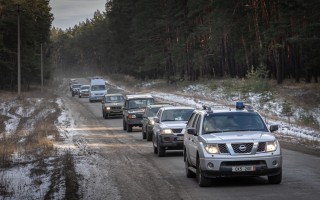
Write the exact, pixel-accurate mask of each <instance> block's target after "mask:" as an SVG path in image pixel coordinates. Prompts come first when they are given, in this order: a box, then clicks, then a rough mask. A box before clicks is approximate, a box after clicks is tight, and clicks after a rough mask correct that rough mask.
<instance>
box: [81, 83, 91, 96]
mask: <svg viewBox="0 0 320 200" xmlns="http://www.w3.org/2000/svg"><path fill="white" fill-rule="evenodd" d="M89 89H90V85H82V86H81V87H80V90H79V98H82V97H89Z"/></svg>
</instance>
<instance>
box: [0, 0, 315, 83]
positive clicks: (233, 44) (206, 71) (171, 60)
mask: <svg viewBox="0 0 320 200" xmlns="http://www.w3.org/2000/svg"><path fill="white" fill-rule="evenodd" d="M0 2H1V4H0V5H1V7H0V18H1V22H0V38H1V39H0V53H1V54H0V56H1V61H0V66H1V69H0V70H1V74H0V81H1V83H2V84H1V86H0V87H4V85H8V86H10V87H14V86H15V83H16V73H17V72H16V68H17V67H16V66H17V62H16V57H17V55H16V52H17V45H16V44H17V31H16V30H17V28H16V27H17V5H16V4H15V3H13V2H12V1H6V0H0ZM20 4H21V5H20V7H21V11H20V15H21V24H22V26H21V39H22V45H21V46H22V53H21V56H22V61H21V63H22V74H23V76H22V80H23V82H25V83H28V82H32V81H34V80H39V77H38V76H40V73H39V68H40V64H39V62H40V44H43V43H45V44H46V46H45V56H48V57H50V60H47V59H45V60H47V61H48V62H50V70H51V71H47V77H49V76H50V72H55V73H56V74H59V73H60V74H63V75H69V76H71V75H75V74H76V73H81V75H89V74H98V73H100V74H105V73H107V74H113V73H120V74H130V75H133V76H135V77H137V78H140V79H156V78H165V79H167V80H168V81H172V82H174V81H178V80H189V81H197V80H202V79H214V78H221V77H237V78H243V77H246V75H247V74H248V72H249V71H250V72H252V70H254V71H257V72H259V76H260V77H261V78H268V79H274V80H277V82H278V83H282V82H283V80H285V79H294V80H295V81H296V82H301V81H305V82H318V77H319V74H320V68H319V66H318V65H319V63H320V61H319V59H320V58H319V55H320V52H319V51H320V40H319V38H320V22H319V19H320V2H319V1H318V0H309V1H302V0H281V1H279V0H228V1H225V0H157V1H150V0H108V1H106V6H105V10H104V11H99V10H97V11H96V12H95V13H94V16H93V18H92V19H87V20H86V21H83V22H80V23H79V24H77V25H75V26H74V27H70V28H68V29H67V30H61V29H59V28H57V27H53V28H51V33H50V34H51V35H50V38H49V31H50V26H51V23H52V19H53V17H52V14H51V13H50V7H49V5H48V4H49V0H21V1H20ZM3 84H4V85H3Z"/></svg>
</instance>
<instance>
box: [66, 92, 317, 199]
mask: <svg viewBox="0 0 320 200" xmlns="http://www.w3.org/2000/svg"><path fill="white" fill-rule="evenodd" d="M115 92H119V90H117V89H113V88H111V89H110V90H109V93H115ZM61 99H62V105H63V107H64V108H65V112H66V113H67V115H68V118H69V120H70V123H69V125H68V126H66V127H64V132H65V136H66V137H65V140H66V141H65V143H66V144H68V141H69V142H70V143H69V145H67V148H69V149H70V150H71V151H72V152H73V156H74V160H75V162H76V163H75V165H76V170H77V173H78V174H79V178H78V182H79V184H80V191H79V192H80V193H81V194H80V196H81V199H186V200H188V199H232V200H233V199H237V200H239V199H249V198H250V199H318V197H319V196H320V192H319V190H318V188H319V187H320V172H319V170H318V169H317V168H316V167H315V166H319V165H320V158H319V157H318V156H312V155H307V154H303V153H299V152H295V151H290V150H286V149H284V150H283V156H284V169H283V182H282V184H280V185H269V184H268V183H267V179H266V177H259V178H237V179H217V180H216V181H215V182H214V184H213V185H212V186H211V187H208V188H200V187H199V186H198V185H197V183H196V180H195V179H188V178H186V176H185V171H184V163H183V157H182V152H180V151H176V152H169V153H168V154H167V156H166V157H163V158H159V157H157V156H156V155H154V154H153V149H152V143H151V142H147V141H146V140H143V139H142V135H141V129H140V128H134V130H133V132H132V133H127V132H125V131H123V130H122V119H121V118H112V119H107V120H105V119H103V118H102V113H101V104H100V103H89V100H88V99H87V98H81V99H79V98H77V97H71V94H70V93H69V92H67V91H65V92H64V93H61Z"/></svg>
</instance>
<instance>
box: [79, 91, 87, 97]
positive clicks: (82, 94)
mask: <svg viewBox="0 0 320 200" xmlns="http://www.w3.org/2000/svg"><path fill="white" fill-rule="evenodd" d="M79 95H80V96H82V97H89V94H88V93H81V92H80V94H79Z"/></svg>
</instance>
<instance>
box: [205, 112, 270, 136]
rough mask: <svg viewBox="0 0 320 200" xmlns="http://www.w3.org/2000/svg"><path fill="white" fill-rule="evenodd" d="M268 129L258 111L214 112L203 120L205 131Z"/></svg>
mask: <svg viewBox="0 0 320 200" xmlns="http://www.w3.org/2000/svg"><path fill="white" fill-rule="evenodd" d="M232 131H268V129H267V127H266V126H265V124H264V122H263V120H262V119H261V117H260V116H259V115H258V114H257V113H235V112H230V113H214V114H210V115H206V116H205V117H204V120H203V133H204V134H207V133H219V132H232Z"/></svg>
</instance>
